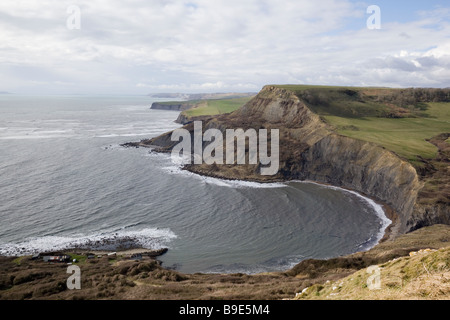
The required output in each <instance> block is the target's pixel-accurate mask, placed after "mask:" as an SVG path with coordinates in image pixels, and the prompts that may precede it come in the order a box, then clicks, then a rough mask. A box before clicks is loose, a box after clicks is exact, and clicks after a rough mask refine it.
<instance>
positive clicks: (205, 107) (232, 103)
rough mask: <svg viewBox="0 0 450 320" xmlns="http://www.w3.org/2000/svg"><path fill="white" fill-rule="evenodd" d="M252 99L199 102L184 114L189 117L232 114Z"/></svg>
mask: <svg viewBox="0 0 450 320" xmlns="http://www.w3.org/2000/svg"><path fill="white" fill-rule="evenodd" d="M250 99H252V97H245V98H236V99H214V100H204V101H200V102H197V103H196V105H195V106H194V107H193V108H192V109H189V110H186V111H184V114H185V115H187V116H188V117H196V116H206V115H208V116H209V115H218V114H224V113H230V112H233V111H235V110H237V109H239V108H240V107H242V106H243V105H244V104H246V103H247V102H248V101H250Z"/></svg>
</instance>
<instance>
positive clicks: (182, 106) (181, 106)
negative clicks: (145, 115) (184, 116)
mask: <svg viewBox="0 0 450 320" xmlns="http://www.w3.org/2000/svg"><path fill="white" fill-rule="evenodd" d="M192 106H193V105H192V104H191V103H189V102H170V103H168V102H153V103H152V106H151V107H150V109H154V110H155V109H156V110H169V111H184V110H188V109H190V108H192Z"/></svg>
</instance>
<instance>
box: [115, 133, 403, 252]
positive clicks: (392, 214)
mask: <svg viewBox="0 0 450 320" xmlns="http://www.w3.org/2000/svg"><path fill="white" fill-rule="evenodd" d="M121 146H122V147H125V148H129V147H135V148H139V147H143V148H148V149H150V152H156V153H163V154H164V153H166V154H167V153H170V151H168V150H165V149H161V147H159V146H157V145H149V144H145V143H142V141H140V142H128V143H124V144H122V145H121ZM172 164H174V163H172ZM178 168H179V169H180V170H182V171H187V172H189V173H191V174H194V175H197V176H199V177H209V178H213V179H218V180H222V181H234V182H252V183H260V184H273V183H286V184H287V183H290V182H299V183H311V184H316V185H319V186H323V187H328V188H332V189H336V190H341V191H343V192H349V193H352V194H354V195H356V196H358V197H360V198H361V199H363V200H364V201H366V202H367V205H368V206H371V207H372V208H373V209H374V210H375V214H376V215H377V216H378V217H379V218H380V219H381V221H382V229H381V230H380V231H379V233H378V234H377V235H371V236H376V237H377V238H376V242H375V243H374V244H372V245H370V246H369V247H367V248H364V249H363V250H361V251H356V252H353V253H357V252H365V251H368V250H370V249H372V248H373V247H375V246H376V245H378V244H379V243H381V242H384V241H387V240H389V239H390V237H391V236H392V230H393V229H394V228H395V226H396V223H397V222H398V214H397V212H396V211H395V210H394V209H393V208H392V207H391V206H390V205H389V204H387V203H385V202H383V201H381V200H379V199H377V198H375V197H373V196H370V195H367V194H364V193H361V192H358V191H356V190H353V189H349V188H345V187H339V186H335V185H332V184H328V183H323V182H317V181H313V180H295V179H280V178H270V179H267V178H266V179H256V178H246V179H233V178H229V177H225V176H222V175H217V174H213V173H211V172H207V171H204V170H195V169H194V168H196V167H195V166H194V165H181V166H180V165H178ZM375 206H378V208H376V207H375ZM378 209H381V211H382V212H379V210H378Z"/></svg>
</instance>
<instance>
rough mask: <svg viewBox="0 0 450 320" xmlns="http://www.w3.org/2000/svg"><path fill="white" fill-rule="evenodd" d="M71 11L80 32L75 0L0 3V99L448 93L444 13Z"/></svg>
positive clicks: (311, 7)
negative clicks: (406, 17) (372, 23)
mask: <svg viewBox="0 0 450 320" xmlns="http://www.w3.org/2000/svg"><path fill="white" fill-rule="evenodd" d="M75 3H76V5H78V6H79V7H80V9H81V30H68V29H67V28H66V19H67V17H68V14H67V12H66V9H67V7H68V6H69V5H72V4H74V2H73V1H56V0H46V1H39V2H37V1H31V0H30V1H15V0H3V1H1V2H0V30H1V31H0V89H1V90H2V91H3V90H9V91H21V90H23V91H26V90H31V91H32V90H39V92H41V91H42V90H44V91H46V90H47V91H50V92H51V91H56V92H57V91H58V90H59V91H63V90H73V89H74V88H77V90H78V91H80V92H81V91H95V90H97V91H102V92H105V91H106V92H117V90H122V92H144V91H145V90H147V89H148V90H163V89H165V90H174V91H180V90H189V91H198V90H211V91H217V90H223V91H226V90H232V89H235V90H239V89H240V90H243V91H245V90H258V89H259V88H260V87H262V86H263V85H264V84H267V83H287V82H296V83H302V82H308V83H315V84H337V85H338V84H345V85H382V86H385V85H394V86H450V80H449V79H450V77H448V71H447V70H449V61H450V57H449V54H448V53H449V52H450V40H449V39H450V38H449V36H450V27H449V24H448V23H447V22H446V20H445V19H444V17H445V14H442V13H443V12H448V9H446V8H441V10H438V11H436V10H434V11H432V12H430V13H428V14H426V13H422V14H421V16H419V18H418V19H419V20H417V21H412V22H409V23H390V24H383V25H382V30H368V29H366V28H365V19H367V17H368V16H367V15H366V14H365V9H366V8H365V7H364V6H363V5H362V4H360V3H355V2H351V1H347V0H341V1H339V0H324V1H321V2H320V6H319V5H317V3H316V2H311V1H306V0H295V1H294V0H292V1H284V2H280V1H273V0H265V1H261V0H247V1H243V0H239V1H237V0H228V1H225V0H214V1H211V0H191V1H180V0H177V1H176V0H160V1H156V0H154V1H144V0H142V1H141V0H134V1H126V2H124V1H119V0H109V1H106V0H95V1H87V0H83V1H82V0H79V1H76V2H75ZM355 21H357V22H359V21H360V22H361V23H360V25H361V27H360V28H355V27H353V28H348V27H347V25H348V24H349V22H352V23H353V24H354V22H355ZM33 81H34V82H33ZM30 83H33V85H31V84H30ZM38 83H41V85H38ZM46 83H52V84H56V85H51V86H50V85H46ZM136 83H137V84H138V85H136ZM58 84H59V85H58ZM66 84H70V86H69V85H66ZM36 88H38V89H36Z"/></svg>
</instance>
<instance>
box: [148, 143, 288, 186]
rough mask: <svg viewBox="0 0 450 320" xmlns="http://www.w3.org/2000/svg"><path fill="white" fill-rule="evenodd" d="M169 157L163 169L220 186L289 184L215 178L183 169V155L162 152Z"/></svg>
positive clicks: (151, 154) (150, 154)
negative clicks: (169, 162) (176, 155)
mask: <svg viewBox="0 0 450 320" xmlns="http://www.w3.org/2000/svg"><path fill="white" fill-rule="evenodd" d="M155 154H158V153H153V152H152V153H149V154H148V155H149V156H154V155H155ZM161 155H163V156H164V157H166V158H167V159H169V160H170V161H171V165H169V166H167V165H166V166H164V167H163V168H162V169H163V170H164V171H166V172H167V173H169V174H176V175H182V176H186V177H194V178H196V179H197V180H201V181H202V182H203V183H206V184H211V185H216V186H219V187H228V188H235V189H239V188H253V189H257V188H261V189H274V188H285V187H286V186H287V185H286V183H284V182H269V183H263V182H254V181H245V180H226V179H220V178H213V177H208V176H203V175H200V174H197V173H194V172H191V171H187V170H183V168H182V167H183V161H182V158H181V157H172V156H168V155H167V154H161Z"/></svg>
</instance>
